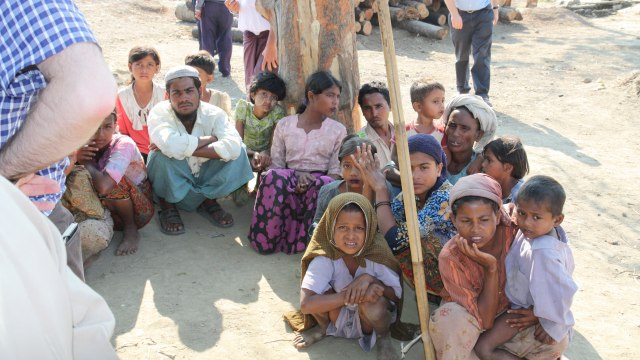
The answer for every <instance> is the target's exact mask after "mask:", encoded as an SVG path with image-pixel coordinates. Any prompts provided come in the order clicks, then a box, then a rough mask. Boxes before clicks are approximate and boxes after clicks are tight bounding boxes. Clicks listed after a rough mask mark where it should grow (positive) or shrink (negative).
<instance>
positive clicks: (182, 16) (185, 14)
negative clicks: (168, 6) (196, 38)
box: [176, 4, 196, 23]
mask: <svg viewBox="0 0 640 360" xmlns="http://www.w3.org/2000/svg"><path fill="white" fill-rule="evenodd" d="M176 17H177V18H178V20H181V21H186V22H192V23H194V22H196V18H195V14H194V13H193V11H191V10H189V9H188V8H187V5H186V4H178V5H177V6H176Z"/></svg>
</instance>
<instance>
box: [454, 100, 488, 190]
mask: <svg viewBox="0 0 640 360" xmlns="http://www.w3.org/2000/svg"><path fill="white" fill-rule="evenodd" d="M442 119H443V120H444V125H445V130H444V133H445V139H446V140H445V141H446V147H445V151H446V152H447V160H448V163H447V166H446V167H447V172H448V173H449V182H451V184H453V185H455V183H456V182H457V181H458V180H459V179H460V178H462V177H464V176H467V175H470V174H474V173H477V172H479V171H480V168H481V166H482V155H481V154H482V150H483V149H484V147H485V145H487V144H488V143H489V141H491V140H492V139H493V136H494V135H495V133H496V129H497V127H498V119H497V118H496V113H495V112H494V111H493V109H491V107H489V105H487V104H486V103H485V102H484V100H482V98H481V97H479V96H475V95H468V94H466V95H458V96H455V97H454V98H453V99H451V100H450V101H449V102H448V103H447V106H446V107H445V109H444V114H443V115H442Z"/></svg>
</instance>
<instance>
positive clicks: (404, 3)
mask: <svg viewBox="0 0 640 360" xmlns="http://www.w3.org/2000/svg"><path fill="white" fill-rule="evenodd" d="M359 1H360V3H359V4H358V6H357V7H356V32H357V33H358V34H363V35H369V34H370V33H371V28H372V25H378V14H377V13H378V1H377V0H359ZM388 1H389V10H390V13H391V24H392V25H393V26H394V27H397V28H401V29H405V30H407V31H409V32H411V33H414V34H417V35H421V36H426V37H429V38H432V39H438V40H442V39H443V38H444V37H445V36H447V33H448V29H447V28H446V27H444V25H445V24H446V23H447V15H448V13H449V12H448V11H447V8H446V7H444V6H441V4H442V3H443V2H444V1H443V0H388Z"/></svg>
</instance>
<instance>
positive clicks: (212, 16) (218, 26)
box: [195, 0, 233, 77]
mask: <svg viewBox="0 0 640 360" xmlns="http://www.w3.org/2000/svg"><path fill="white" fill-rule="evenodd" d="M195 8H196V11H195V17H196V19H197V20H199V21H200V50H206V51H208V52H209V54H211V55H213V56H215V55H216V54H218V69H219V70H220V72H221V73H222V76H223V77H227V76H229V75H230V74H231V51H232V50H233V44H232V42H231V26H232V25H233V15H232V14H231V12H229V10H228V9H227V7H226V6H225V5H224V0H196V6H195Z"/></svg>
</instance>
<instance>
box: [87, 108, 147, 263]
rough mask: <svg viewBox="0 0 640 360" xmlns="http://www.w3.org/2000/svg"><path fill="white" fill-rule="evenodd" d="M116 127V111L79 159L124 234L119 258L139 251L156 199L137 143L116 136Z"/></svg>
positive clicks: (119, 248)
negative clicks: (142, 228) (143, 231)
mask: <svg viewBox="0 0 640 360" xmlns="http://www.w3.org/2000/svg"><path fill="white" fill-rule="evenodd" d="M115 127H116V112H115V110H114V111H113V112H112V113H111V114H110V115H109V116H107V117H106V118H105V119H104V121H103V122H102V124H101V125H100V127H99V128H98V130H96V133H95V134H94V135H93V137H92V138H91V139H90V140H89V143H88V144H87V145H85V146H83V147H82V148H80V149H79V150H78V151H77V152H76V158H77V161H78V163H79V164H80V165H84V167H85V168H86V169H87V170H88V171H89V173H90V174H91V179H92V182H93V187H94V189H95V190H94V191H96V192H97V193H98V196H99V197H100V199H101V200H102V203H103V205H104V206H105V207H107V208H108V209H109V210H110V211H111V214H112V216H113V222H114V228H115V229H116V230H122V231H123V232H124V238H123V239H122V243H121V244H120V246H118V250H117V251H116V255H130V254H133V253H135V252H136V251H137V250H138V242H139V241H140V238H139V234H138V229H139V228H141V227H143V226H145V225H146V224H147V223H148V222H149V220H151V217H153V212H154V208H153V196H152V192H151V184H150V183H149V179H148V178H147V169H146V167H145V165H144V160H143V159H142V155H141V154H140V151H139V150H138V147H137V146H136V143H135V142H134V141H133V140H132V139H131V138H130V137H128V136H126V135H121V134H114V131H115Z"/></svg>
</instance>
